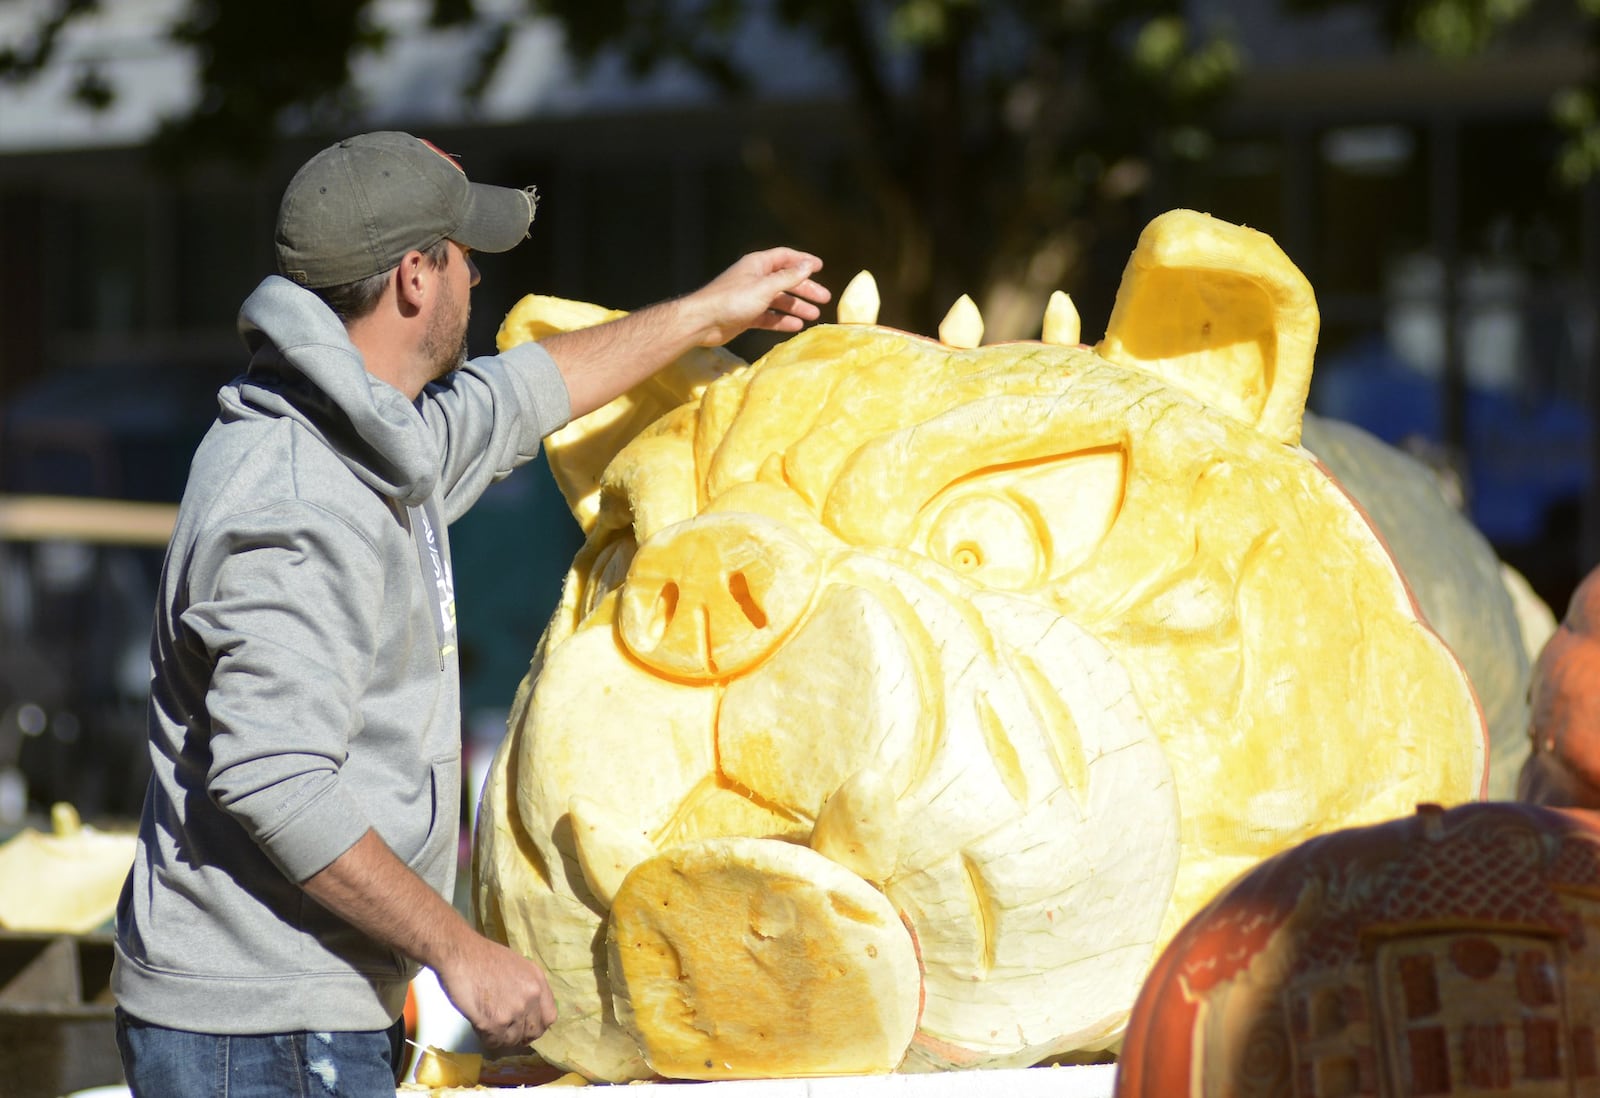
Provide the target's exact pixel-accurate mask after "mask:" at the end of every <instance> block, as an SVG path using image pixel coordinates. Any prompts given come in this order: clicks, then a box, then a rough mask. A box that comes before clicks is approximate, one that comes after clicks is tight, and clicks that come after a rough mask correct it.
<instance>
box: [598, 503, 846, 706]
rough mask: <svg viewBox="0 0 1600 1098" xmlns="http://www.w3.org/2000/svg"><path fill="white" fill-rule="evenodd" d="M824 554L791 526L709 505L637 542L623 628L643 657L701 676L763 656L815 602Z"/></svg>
mask: <svg viewBox="0 0 1600 1098" xmlns="http://www.w3.org/2000/svg"><path fill="white" fill-rule="evenodd" d="M820 574H821V562H820V561H819V560H818V559H817V555H816V554H815V553H814V552H813V551H812V549H811V547H810V546H809V545H807V544H806V543H805V542H804V541H802V540H801V539H800V538H799V537H798V536H797V535H796V534H794V533H793V532H792V531H791V530H790V529H789V528H788V527H786V526H784V525H783V524H782V523H779V522H776V521H774V520H772V519H769V518H765V517H762V516H760V515H753V514H742V513H741V514H710V515H701V516H700V517H698V518H693V519H689V520H688V521H687V522H680V523H678V524H677V525H676V526H670V527H668V528H666V529H665V530H662V531H660V532H659V533H657V534H656V535H655V537H653V538H651V539H650V540H649V541H648V542H646V543H645V544H644V545H643V546H641V547H640V549H639V551H638V553H637V554H636V555H635V556H634V558H633V563H632V565H631V566H630V567H629V569H628V578H627V581H626V582H625V583H624V584H623V587H622V594H621V609H620V613H619V615H618V628H619V630H620V632H621V634H622V642H623V643H624V644H625V645H627V646H628V649H629V650H630V651H631V652H632V653H633V654H634V655H635V656H637V657H638V658H639V659H640V660H641V661H643V662H644V663H646V664H648V665H649V666H651V667H653V668H656V669H657V670H659V671H662V672H664V673H666V674H669V675H675V676H678V677H681V678H686V679H693V680H697V681H703V680H708V679H716V678H722V677H725V676H728V675H733V674H737V673H739V672H740V671H743V670H744V669H745V668H748V667H750V666H752V665H753V664H755V663H757V662H759V661H760V660H762V659H764V658H765V657H767V656H768V655H769V654H771V652H772V651H773V650H774V649H776V648H777V647H778V645H779V644H781V643H782V642H783V639H784V638H785V637H786V636H788V634H789V631H790V630H791V629H792V628H793V627H794V624H795V623H796V622H797V621H799V620H800V619H801V617H803V616H804V615H805V613H806V609H807V607H809V606H810V605H811V597H812V594H813V593H814V592H815V591H816V588H817V580H818V577H819V576H820Z"/></svg>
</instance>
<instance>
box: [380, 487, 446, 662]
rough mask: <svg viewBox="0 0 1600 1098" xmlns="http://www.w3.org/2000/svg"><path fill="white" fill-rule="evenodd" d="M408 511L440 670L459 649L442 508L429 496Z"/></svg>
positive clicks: (407, 518) (406, 512) (406, 516)
mask: <svg viewBox="0 0 1600 1098" xmlns="http://www.w3.org/2000/svg"><path fill="white" fill-rule="evenodd" d="M395 506H396V507H397V508H399V507H400V504H399V503H398V502H396V504H395ZM404 512H405V523H406V528H407V529H408V530H409V531H410V533H411V544H412V545H414V546H415V547H416V550H417V568H418V570H419V571H420V572H421V575H422V586H423V588H424V591H425V592H426V593H425V594H424V596H423V598H424V600H425V601H426V602H427V603H428V608H429V610H430V611H431V613H430V614H429V616H430V617H431V618H432V619H433V634H434V639H435V640H436V641H438V651H439V670H440V671H443V670H444V669H445V668H446V667H447V666H448V661H449V658H450V656H451V655H453V654H454V653H455V650H456V645H455V636H456V588H455V577H454V576H453V575H451V570H450V562H449V561H448V560H446V559H445V556H444V551H443V546H442V545H441V536H440V534H439V530H440V529H441V526H442V524H441V523H440V521H439V509H438V507H437V505H436V504H435V503H434V502H433V497H432V496H429V497H428V498H427V499H426V500H424V501H423V502H422V504H421V506H416V507H405V508H404Z"/></svg>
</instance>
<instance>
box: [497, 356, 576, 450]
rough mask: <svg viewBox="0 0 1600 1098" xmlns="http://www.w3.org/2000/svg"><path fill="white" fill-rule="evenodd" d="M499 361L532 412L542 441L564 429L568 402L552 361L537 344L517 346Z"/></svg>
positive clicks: (563, 381)
mask: <svg viewBox="0 0 1600 1098" xmlns="http://www.w3.org/2000/svg"><path fill="white" fill-rule="evenodd" d="M500 358H501V360H502V361H504V362H505V363H506V364H507V365H508V366H509V367H510V370H509V371H508V372H509V373H510V375H511V377H512V378H513V379H515V381H516V385H517V391H518V392H519V393H520V394H521V395H522V399H523V401H524V402H525V403H526V404H527V406H528V407H529V408H531V409H532V410H533V414H534V418H535V419H536V420H537V421H538V423H539V434H540V437H541V438H542V437H543V436H545V435H549V434H551V433H553V432H555V431H559V430H560V429H561V428H563V427H565V426H566V425H567V421H568V420H570V419H571V418H572V400H571V397H570V396H569V395H568V393H567V383H566V381H565V380H563V379H562V377H561V371H560V369H559V368H557V366H556V360H555V359H553V358H551V357H550V352H548V351H546V350H545V349H544V348H543V347H542V346H540V345H539V343H538V342H537V341H533V340H530V341H528V342H527V343H519V344H517V345H516V346H515V347H512V348H511V349H510V350H508V351H504V352H502V353H501V355H500Z"/></svg>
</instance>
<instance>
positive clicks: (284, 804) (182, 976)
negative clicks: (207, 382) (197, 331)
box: [112, 276, 569, 1034]
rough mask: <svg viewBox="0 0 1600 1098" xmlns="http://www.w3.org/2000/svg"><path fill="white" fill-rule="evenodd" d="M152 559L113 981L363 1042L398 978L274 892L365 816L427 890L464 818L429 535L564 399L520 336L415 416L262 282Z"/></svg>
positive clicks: (291, 892) (242, 1019) (449, 871)
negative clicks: (240, 361)
mask: <svg viewBox="0 0 1600 1098" xmlns="http://www.w3.org/2000/svg"><path fill="white" fill-rule="evenodd" d="M239 329H240V333H241V334H242V335H243V337H244V340H245V343H246V344H247V345H248V347H249V348H250V351H251V359H250V367H249V370H248V372H247V373H246V374H245V375H243V376H242V377H240V378H237V379H235V380H234V381H232V382H230V383H229V384H228V385H226V386H224V387H223V389H222V390H221V392H220V393H219V394H218V401H219V403H220V405H221V410H220V413H219V415H218V417H217V421H216V423H215V424H213V426H212V428H211V430H210V432H209V433H208V434H207V435H206V437H205V439H204V441H203V442H202V443H201V444H200V447H199V449H198V450H197V451H196V454H195V458H194V462H193V465H192V467H191V469H190V473H189V483H188V487H187V488H186V489H185V491H184V496H183V503H182V505H181V506H180V508H179V511H178V521H177V526H176V529H175V530H174V531H173V535H172V541H171V544H170V546H169V547H168V550H167V558H166V563H165V565H164V566H163V575H162V581H161V588H160V595H159V599H158V603H157V606H156V620H155V630H154V636H153V638H152V641H151V661H152V668H151V683H150V710H149V732H150V757H151V761H152V763H153V767H154V771H153V774H152V777H151V781H150V786H149V790H148V792H147V795H146V798H145V805H144V814H143V818H142V820H141V823H140V833H139V846H138V853H137V856H136V858H135V861H134V865H133V869H132V871H131V873H130V874H129V877H128V881H127V884H126V885H125V887H124V889H123V893H122V899H121V903H120V904H119V906H118V910H117V957H116V967H115V970H114V973H113V977H112V987H113V990H114V992H115V994H116V997H117V1000H118V1002H119V1003H120V1005H121V1006H122V1007H123V1008H124V1009H125V1010H127V1011H129V1012H130V1013H132V1014H134V1015H136V1016H138V1017H140V1018H143V1019H144V1020H146V1021H149V1022H154V1023H156V1024H158V1025H164V1026H170V1027H173V1028H179V1029H189V1030H198V1031H202V1032H222V1033H240V1034H244V1033H273V1032H286V1031H292V1030H312V1031H324V1030H374V1029H382V1028H384V1027H385V1026H388V1025H389V1024H391V1023H392V1022H393V1021H394V1019H395V1018H397V1017H398V1016H399V1014H400V1011H401V1008H402V1006H403V1004H404V998H405V989H406V984H407V983H408V982H409V980H410V979H411V977H412V976H413V975H414V974H415V965H414V964H412V963H411V962H410V961H409V960H407V959H406V958H404V957H401V956H399V955H398V954H396V953H395V952H393V951H392V950H389V949H386V948H384V947H382V946H380V945H378V944H377V943H375V942H373V941H371V940H369V939H367V938H366V937H365V936H364V935H362V934H361V933H360V932H358V931H357V930H355V929H354V928H353V927H351V926H349V925H348V924H347V923H345V922H343V921H342V920H341V919H339V918H338V917H337V916H335V915H333V914H331V913H330V912H328V911H327V910H326V909H324V908H322V907H321V906H320V905H318V904H317V903H316V902H314V901H313V900H312V899H311V898H310V897H308V896H307V895H306V894H305V893H304V892H303V891H302V890H301V888H300V887H299V885H298V884H297V883H296V882H298V881H303V880H305V879H306V878H308V877H310V876H312V875H313V874H315V873H316V872H317V871H318V870H320V869H322V868H323V867H325V866H326V865H328V863H330V862H332V861H333V860H334V859H335V858H337V857H338V856H339V855H340V854H342V853H343V852H344V851H345V850H347V849H349V847H350V846H351V844H353V843H354V842H355V841H356V840H357V839H358V838H360V837H361V835H362V834H364V833H365V832H366V830H367V829H368V828H369V827H370V828H375V829H376V830H377V832H378V834H379V835H381V836H382V837H383V839H384V840H385V841H386V842H387V843H388V844H389V846H390V847H391V848H392V849H393V850H394V852H395V853H396V854H397V855H398V856H399V857H400V859H401V860H402V861H404V862H405V863H406V864H408V865H409V866H410V867H411V868H412V869H414V870H415V871H416V872H417V873H418V874H419V875H420V876H422V877H423V879H425V880H426V881H427V882H428V883H429V884H430V885H432V886H433V887H434V888H436V889H438V890H439V892H440V893H441V894H443V895H446V896H448V895H449V894H450V892H451V889H452V888H453V886H454V877H455V864H456V851H457V843H458V833H457V832H458V819H459V811H460V759H461V741H460V734H459V708H460V700H459V691H460V684H459V679H458V673H457V667H456V654H455V641H454V631H455V604H454V599H453V594H452V582H451V578H450V550H449V545H448V542H447V540H446V537H445V528H446V526H447V525H448V524H449V523H450V522H452V521H454V520H455V519H456V518H457V517H459V516H460V515H461V514H462V513H464V512H465V511H466V510H467V508H468V507H470V506H471V505H472V503H473V502H474V501H475V500H476V499H477V498H478V496H479V495H480V494H481V493H482V492H483V490H484V489H485V488H486V487H488V486H489V485H490V484H491V483H493V482H494V481H495V480H498V479H499V478H501V477H504V476H505V475H506V474H507V473H509V472H510V471H511V470H512V469H514V468H516V467H517V466H518V465H520V464H522V463H523V462H525V461H528V460H529V459H531V458H532V457H534V455H536V454H537V453H538V449H539V443H540V440H541V438H543V436H544V435H546V434H548V433H549V432H551V431H553V430H555V429H557V428H558V427H560V426H561V425H562V424H564V423H565V422H566V420H567V416H568V414H569V405H568V400H567V391H566V387H565V385H564V384H563V383H562V380H561V376H560V374H559V373H558V372H557V370H556V367H555V363H554V362H552V361H551V359H550V357H549V355H547V354H546V353H545V352H544V350H543V349H542V348H540V347H539V346H538V345H537V344H532V343H529V344H524V345H523V346H521V347H518V348H515V349H513V350H511V351H509V352H507V353H506V354H503V355H500V356H497V357H493V358H483V359H475V360H473V361H472V362H470V363H468V364H467V365H466V366H465V367H463V368H462V369H460V370H458V371H456V372H455V373H454V374H451V375H450V376H448V377H446V378H444V379H443V380H442V381H440V382H437V383H435V384H433V385H430V386H429V387H428V388H427V389H426V390H425V391H424V392H423V394H422V396H421V398H420V399H419V400H418V401H417V402H416V403H415V404H413V403H412V402H411V401H409V400H408V399H407V398H406V397H405V395H404V394H403V393H401V392H399V391H398V390H396V389H394V388H393V387H391V386H389V385H387V384H386V383H384V382H382V381H379V380H377V379H376V378H374V377H372V376H371V375H370V374H368V373H367V372H366V370H365V369H364V368H363V366H362V362H361V357H360V355H359V353H358V352H357V351H356V349H355V347H354V346H353V345H352V344H351V343H350V340H349V339H348V337H347V336H346V334H345V330H344V326H343V325H342V324H341V323H340V322H339V320H338V318H337V317H335V316H334V314H333V313H332V312H331V311H330V310H329V309H328V308H327V307H326V306H325V305H323V303H322V302H321V301H320V300H319V299H318V298H317V297H316V296H315V295H313V294H311V293H310V292H308V291H306V290H303V289H301V288H299V287H297V286H295V285H294V284H293V283H291V282H289V281H287V280H285V279H282V278H278V277H275V276H274V277H271V278H268V279H267V280H266V281H264V282H263V283H262V284H261V285H260V286H259V287H258V288H257V289H256V290H255V292H254V293H252V294H251V295H250V297H249V298H248V299H247V300H246V301H245V303H244V307H243V309H242V310H241V311H240V315H239Z"/></svg>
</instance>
